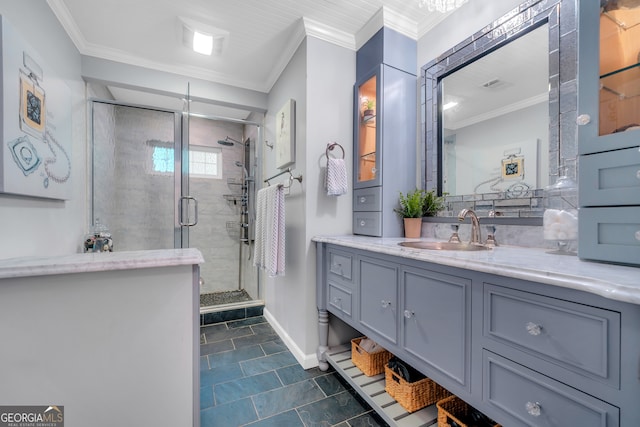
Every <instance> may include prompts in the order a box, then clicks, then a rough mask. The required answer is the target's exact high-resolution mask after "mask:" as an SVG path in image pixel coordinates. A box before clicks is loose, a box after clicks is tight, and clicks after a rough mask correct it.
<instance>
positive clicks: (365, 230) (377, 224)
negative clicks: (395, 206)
mask: <svg viewBox="0 0 640 427" xmlns="http://www.w3.org/2000/svg"><path fill="white" fill-rule="evenodd" d="M353 234H363V235H365V236H375V237H380V236H382V212H354V213H353Z"/></svg>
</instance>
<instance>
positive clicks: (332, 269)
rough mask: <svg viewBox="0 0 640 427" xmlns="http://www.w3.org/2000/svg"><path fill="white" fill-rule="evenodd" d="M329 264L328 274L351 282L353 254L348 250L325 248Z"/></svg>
mask: <svg viewBox="0 0 640 427" xmlns="http://www.w3.org/2000/svg"><path fill="white" fill-rule="evenodd" d="M327 254H328V256H327V259H328V261H329V265H328V266H327V272H328V273H329V276H337V277H339V278H340V279H343V280H346V281H348V282H351V281H352V279H353V255H352V254H350V253H348V252H341V251H336V250H334V249H328V250H327Z"/></svg>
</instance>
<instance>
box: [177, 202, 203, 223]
mask: <svg viewBox="0 0 640 427" xmlns="http://www.w3.org/2000/svg"><path fill="white" fill-rule="evenodd" d="M184 200H186V201H187V204H186V207H187V222H184V220H183V212H184V210H183V204H182V202H183V201H184ZM191 200H193V212H194V218H193V222H189V206H191V203H190V202H191ZM178 210H179V211H180V218H179V221H178V222H179V223H180V225H181V226H182V227H193V226H194V225H196V224H197V223H198V200H197V199H196V198H195V197H191V196H183V197H180V200H179V201H178Z"/></svg>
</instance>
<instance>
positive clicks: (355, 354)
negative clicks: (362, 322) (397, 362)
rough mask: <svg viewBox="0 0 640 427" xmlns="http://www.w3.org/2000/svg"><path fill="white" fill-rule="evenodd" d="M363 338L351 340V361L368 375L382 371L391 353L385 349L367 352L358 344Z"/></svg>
mask: <svg viewBox="0 0 640 427" xmlns="http://www.w3.org/2000/svg"><path fill="white" fill-rule="evenodd" d="M364 338H365V337H361V338H354V339H352V340H351V361H352V362H353V364H354V365H356V366H357V367H358V368H359V369H360V370H361V371H362V372H363V373H364V374H365V375H366V376H368V377H371V376H374V375H378V374H381V373H383V372H384V367H385V365H386V364H387V362H388V361H389V359H391V357H392V356H393V355H392V354H391V353H389V352H388V351H387V350H383V351H380V352H378V353H372V354H370V353H367V352H366V351H365V350H364V349H363V348H362V347H360V345H359V344H360V341H362V340H363V339H364Z"/></svg>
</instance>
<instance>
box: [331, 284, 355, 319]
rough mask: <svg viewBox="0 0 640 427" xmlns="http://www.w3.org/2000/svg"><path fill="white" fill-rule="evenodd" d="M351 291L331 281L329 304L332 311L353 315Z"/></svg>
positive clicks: (348, 315)
mask: <svg viewBox="0 0 640 427" xmlns="http://www.w3.org/2000/svg"><path fill="white" fill-rule="evenodd" d="M351 301H352V298H351V291H350V290H349V289H346V288H343V287H341V286H338V285H336V284H334V283H329V301H328V303H329V304H328V305H329V308H330V309H331V311H332V312H334V313H336V314H342V315H345V316H347V317H351Z"/></svg>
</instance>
